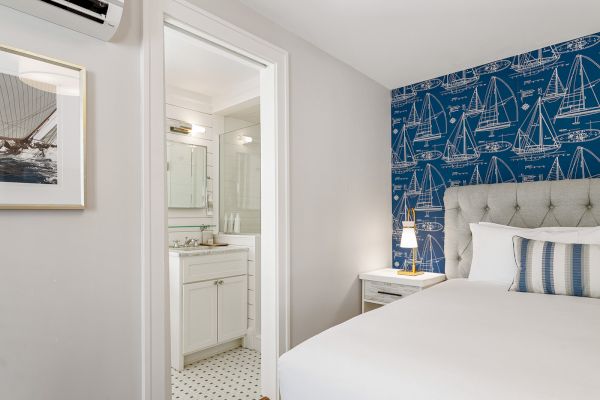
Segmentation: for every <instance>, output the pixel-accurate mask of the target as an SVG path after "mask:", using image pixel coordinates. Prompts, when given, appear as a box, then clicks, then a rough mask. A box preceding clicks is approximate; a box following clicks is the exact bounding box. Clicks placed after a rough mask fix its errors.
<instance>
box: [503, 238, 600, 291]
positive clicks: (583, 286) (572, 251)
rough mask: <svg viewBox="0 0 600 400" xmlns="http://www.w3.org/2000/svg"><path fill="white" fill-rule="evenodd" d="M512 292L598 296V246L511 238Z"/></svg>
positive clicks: (599, 253) (599, 270) (599, 267)
mask: <svg viewBox="0 0 600 400" xmlns="http://www.w3.org/2000/svg"><path fill="white" fill-rule="evenodd" d="M513 244H514V253H515V261H516V262H517V273H516V275H515V279H514V281H513V284H512V286H511V287H510V290H511V291H514V292H530V293H544V294H562V295H566V296H580V297H595V298H600V245H596V244H567V243H555V242H546V241H541V240H532V239H525V238H522V237H520V236H515V237H514V238H513Z"/></svg>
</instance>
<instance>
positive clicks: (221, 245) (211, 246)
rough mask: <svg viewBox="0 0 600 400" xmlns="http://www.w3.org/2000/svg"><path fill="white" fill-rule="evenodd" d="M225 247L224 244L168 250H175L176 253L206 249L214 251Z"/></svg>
mask: <svg viewBox="0 0 600 400" xmlns="http://www.w3.org/2000/svg"><path fill="white" fill-rule="evenodd" d="M223 246H226V244H201V245H199V246H194V247H169V250H176V251H195V250H208V249H214V248H217V247H223Z"/></svg>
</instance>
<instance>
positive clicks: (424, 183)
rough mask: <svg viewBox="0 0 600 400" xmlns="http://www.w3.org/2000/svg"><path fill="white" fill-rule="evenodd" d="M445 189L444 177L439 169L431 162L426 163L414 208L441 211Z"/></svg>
mask: <svg viewBox="0 0 600 400" xmlns="http://www.w3.org/2000/svg"><path fill="white" fill-rule="evenodd" d="M445 189H446V185H445V184H444V178H443V177H442V174H441V173H440V171H438V170H437V169H436V168H435V167H434V166H432V165H431V164H427V165H426V166H425V170H424V171H423V179H422V180H421V191H420V193H419V197H418V199H417V204H416V206H415V210H417V211H441V210H442V207H443V196H444V190H445Z"/></svg>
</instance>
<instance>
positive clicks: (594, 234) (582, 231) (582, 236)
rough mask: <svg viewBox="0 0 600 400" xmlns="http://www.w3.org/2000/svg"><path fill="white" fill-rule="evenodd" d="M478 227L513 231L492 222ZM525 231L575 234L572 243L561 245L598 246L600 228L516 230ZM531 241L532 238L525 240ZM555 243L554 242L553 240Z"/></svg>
mask: <svg viewBox="0 0 600 400" xmlns="http://www.w3.org/2000/svg"><path fill="white" fill-rule="evenodd" d="M479 224H480V225H486V226H493V227H497V228H506V229H515V228H514V227H512V226H507V225H500V224H494V223H493V222H480V223H479ZM517 229H527V230H528V231H531V232H571V233H573V232H576V233H577V238H576V239H573V240H574V241H572V242H571V241H567V242H562V243H580V244H600V226H582V227H579V226H547V227H541V228H531V229H528V228H517ZM526 239H532V238H526ZM554 241H555V242H556V240H554Z"/></svg>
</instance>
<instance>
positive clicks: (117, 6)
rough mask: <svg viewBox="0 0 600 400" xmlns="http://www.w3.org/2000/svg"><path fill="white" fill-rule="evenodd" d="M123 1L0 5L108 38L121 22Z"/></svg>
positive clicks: (6, 0) (19, 0)
mask: <svg viewBox="0 0 600 400" xmlns="http://www.w3.org/2000/svg"><path fill="white" fill-rule="evenodd" d="M124 3H125V0H0V4H2V5H5V6H8V7H11V8H14V9H15V10H19V11H22V12H24V13H27V14H31V15H33V16H35V17H38V18H41V19H45V20H46V21H50V22H52V23H55V24H58V25H61V26H64V27H66V28H69V29H73V30H74V31H77V32H81V33H85V34H86V35H89V36H93V37H95V38H98V39H101V40H105V41H108V40H110V39H111V38H112V37H113V35H114V34H115V32H116V31H117V28H118V27H119V23H120V22H121V16H122V15H123V5H124Z"/></svg>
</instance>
